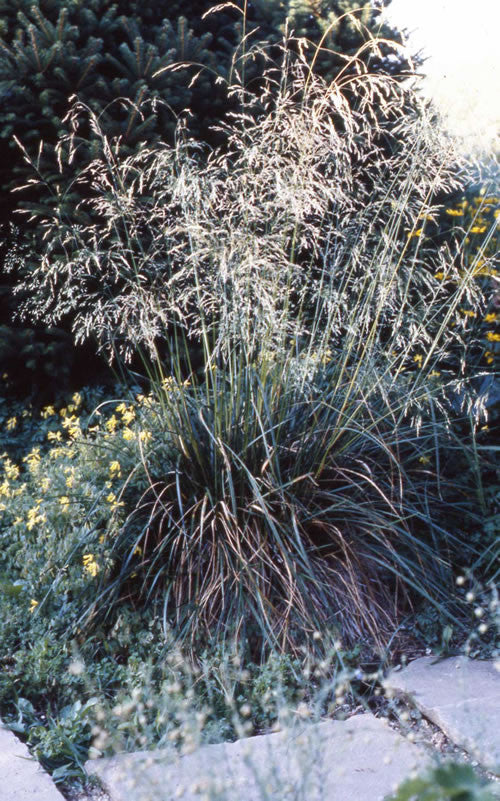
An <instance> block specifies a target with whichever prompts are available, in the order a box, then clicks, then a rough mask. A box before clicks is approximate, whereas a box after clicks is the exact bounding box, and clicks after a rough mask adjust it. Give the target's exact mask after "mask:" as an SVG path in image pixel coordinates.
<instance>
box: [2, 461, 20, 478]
mask: <svg viewBox="0 0 500 801" xmlns="http://www.w3.org/2000/svg"><path fill="white" fill-rule="evenodd" d="M3 469H4V472H5V475H6V476H7V478H10V479H11V480H12V481H15V480H16V479H18V478H19V473H20V472H21V471H20V470H19V467H18V466H17V464H14V462H11V461H10V459H6V460H5V462H4V466H3Z"/></svg>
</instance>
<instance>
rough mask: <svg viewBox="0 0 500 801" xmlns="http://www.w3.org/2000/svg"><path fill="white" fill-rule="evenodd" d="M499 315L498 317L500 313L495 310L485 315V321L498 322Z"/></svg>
mask: <svg viewBox="0 0 500 801" xmlns="http://www.w3.org/2000/svg"><path fill="white" fill-rule="evenodd" d="M497 317H498V315H496V314H495V313H494V312H491V313H490V314H487V315H486V316H485V317H484V322H485V323H496V321H497Z"/></svg>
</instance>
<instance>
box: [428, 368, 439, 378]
mask: <svg viewBox="0 0 500 801" xmlns="http://www.w3.org/2000/svg"><path fill="white" fill-rule="evenodd" d="M439 375H441V373H440V372H439V370H433V371H432V372H431V373H429V377H430V378H437V376H439Z"/></svg>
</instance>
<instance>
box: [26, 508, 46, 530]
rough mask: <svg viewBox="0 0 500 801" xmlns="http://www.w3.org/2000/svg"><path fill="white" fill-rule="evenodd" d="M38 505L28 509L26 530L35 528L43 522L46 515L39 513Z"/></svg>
mask: <svg viewBox="0 0 500 801" xmlns="http://www.w3.org/2000/svg"><path fill="white" fill-rule="evenodd" d="M39 511H40V506H39V505H38V506H33V507H32V508H31V509H28V519H27V521H26V528H27V529H28V531H31V530H32V529H34V528H35V526H37V525H39V524H40V523H45V521H46V519H47V518H46V517H45V515H44V514H39Z"/></svg>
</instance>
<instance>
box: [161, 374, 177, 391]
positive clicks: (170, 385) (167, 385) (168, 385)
mask: <svg viewBox="0 0 500 801" xmlns="http://www.w3.org/2000/svg"><path fill="white" fill-rule="evenodd" d="M161 386H162V389H163V390H164V391H165V392H171V391H172V390H173V389H175V387H176V383H175V379H174V378H172V376H171V375H169V376H167V377H166V378H164V379H163V381H162V382H161Z"/></svg>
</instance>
